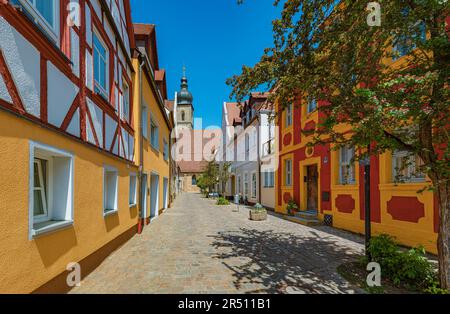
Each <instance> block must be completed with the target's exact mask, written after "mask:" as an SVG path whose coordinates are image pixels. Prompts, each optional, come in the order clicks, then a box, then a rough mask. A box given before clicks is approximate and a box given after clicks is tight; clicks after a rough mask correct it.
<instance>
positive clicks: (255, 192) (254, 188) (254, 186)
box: [251, 172, 258, 198]
mask: <svg viewBox="0 0 450 314" xmlns="http://www.w3.org/2000/svg"><path fill="white" fill-rule="evenodd" d="M257 184H258V177H257V175H256V172H252V191H251V192H252V193H251V196H252V198H256V197H257V196H258V187H257Z"/></svg>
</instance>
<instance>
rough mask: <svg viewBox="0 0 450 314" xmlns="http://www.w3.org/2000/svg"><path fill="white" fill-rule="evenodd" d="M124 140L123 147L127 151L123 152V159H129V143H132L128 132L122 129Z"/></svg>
mask: <svg viewBox="0 0 450 314" xmlns="http://www.w3.org/2000/svg"><path fill="white" fill-rule="evenodd" d="M122 139H123V146H124V147H125V151H124V152H123V155H124V156H123V157H125V158H128V150H129V147H128V143H129V141H130V134H128V132H127V131H125V129H124V128H122Z"/></svg>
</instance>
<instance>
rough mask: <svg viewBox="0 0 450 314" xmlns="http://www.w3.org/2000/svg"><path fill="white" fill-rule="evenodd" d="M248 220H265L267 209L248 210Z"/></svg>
mask: <svg viewBox="0 0 450 314" xmlns="http://www.w3.org/2000/svg"><path fill="white" fill-rule="evenodd" d="M250 220H253V221H264V220H267V210H250Z"/></svg>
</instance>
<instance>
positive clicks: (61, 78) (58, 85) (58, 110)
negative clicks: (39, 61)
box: [47, 62, 79, 127]
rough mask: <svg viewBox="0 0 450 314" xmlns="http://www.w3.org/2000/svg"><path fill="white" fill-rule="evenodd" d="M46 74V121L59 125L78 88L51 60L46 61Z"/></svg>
mask: <svg viewBox="0 0 450 314" xmlns="http://www.w3.org/2000/svg"><path fill="white" fill-rule="evenodd" d="M47 76H48V86H47V92H48V122H49V123H51V124H53V125H54V126H56V127H60V126H61V124H62V123H63V121H64V118H65V117H66V116H67V113H68V111H69V109H70V107H71V106H72V103H73V101H74V99H75V97H76V96H77V94H78V90H79V89H78V87H77V86H76V85H75V84H73V83H72V81H70V80H69V79H68V78H67V77H66V76H65V75H64V74H63V73H62V72H60V71H59V70H58V69H57V68H56V67H55V66H54V65H53V64H52V63H51V62H47Z"/></svg>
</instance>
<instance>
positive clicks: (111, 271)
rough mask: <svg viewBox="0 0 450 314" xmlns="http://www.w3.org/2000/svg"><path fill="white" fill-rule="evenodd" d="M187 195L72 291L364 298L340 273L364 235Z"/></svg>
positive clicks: (357, 253) (356, 252) (358, 249)
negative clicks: (258, 218) (262, 217)
mask: <svg viewBox="0 0 450 314" xmlns="http://www.w3.org/2000/svg"><path fill="white" fill-rule="evenodd" d="M233 209H234V207H233V206H225V207H219V206H216V205H215V203H214V202H211V201H210V200H206V199H203V198H201V196H200V195H198V194H188V193H185V194H182V195H180V196H179V197H178V199H177V200H176V202H175V204H174V206H173V208H172V209H170V210H168V211H167V212H166V213H165V214H164V215H162V216H161V217H159V218H158V219H156V220H154V221H153V222H152V224H151V225H150V226H148V227H146V228H145V229H144V232H143V233H142V234H141V235H137V236H135V237H134V238H133V239H131V240H130V241H129V242H128V243H126V244H125V245H124V246H122V247H121V248H119V249H118V250H117V251H116V252H114V253H113V254H112V255H111V256H110V257H109V258H108V259H106V260H105V261H104V262H103V263H102V265H100V266H99V267H98V268H97V269H96V270H95V271H94V272H92V273H91V274H90V275H89V276H88V277H87V278H86V279H85V280H84V281H83V282H82V283H81V287H77V288H75V289H74V290H72V292H71V293H76V294H82V293H98V294H104V293H161V294H168V293H199V294H210V293H292V294H295V293H359V292H361V291H360V290H359V289H356V288H355V287H352V286H350V285H349V283H348V282H347V281H345V280H344V279H343V278H341V277H340V276H339V275H338V274H337V273H336V268H337V266H339V265H340V264H341V263H343V262H345V261H348V260H352V259H356V258H357V257H358V256H360V255H361V254H362V253H363V249H364V245H363V240H362V238H361V237H359V236H356V235H353V234H349V233H346V232H343V231H339V230H336V229H333V228H329V227H324V226H321V227H306V226H302V225H298V224H296V223H292V222H289V221H286V220H283V219H281V218H280V217H278V216H277V215H269V217H268V219H267V221H264V222H253V221H250V220H249V219H248V217H249V215H248V208H245V207H241V208H240V211H239V212H234V211H233Z"/></svg>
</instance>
